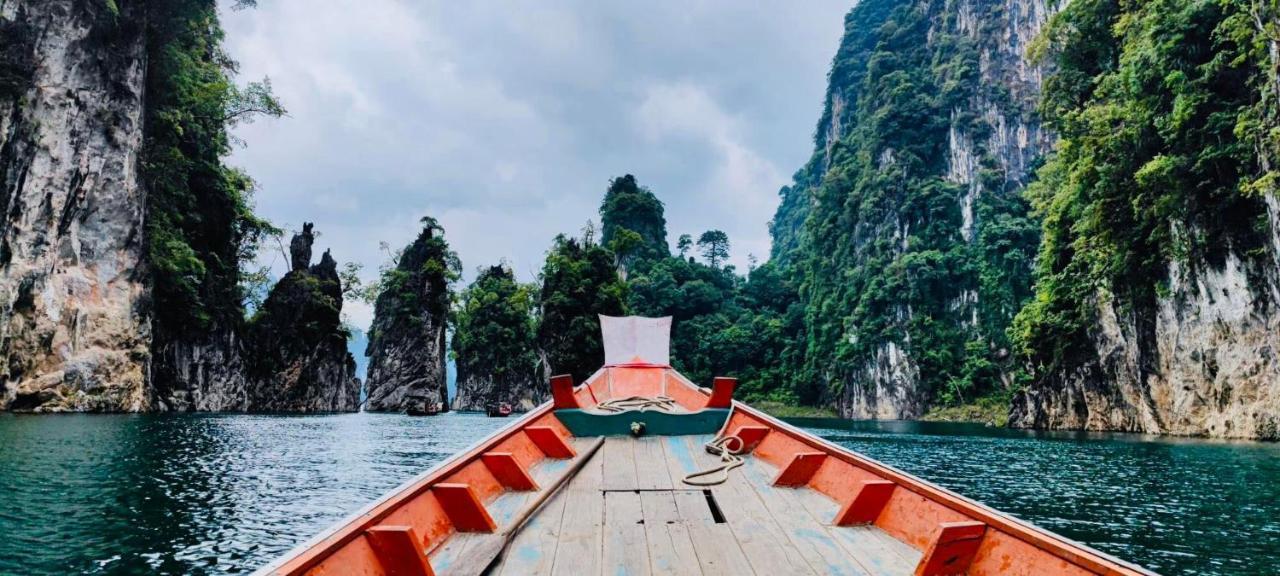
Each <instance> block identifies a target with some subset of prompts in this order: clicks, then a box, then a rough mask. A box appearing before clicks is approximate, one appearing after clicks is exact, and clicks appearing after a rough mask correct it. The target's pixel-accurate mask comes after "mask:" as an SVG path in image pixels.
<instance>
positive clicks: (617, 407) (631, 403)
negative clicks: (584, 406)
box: [596, 396, 676, 412]
mask: <svg viewBox="0 0 1280 576" xmlns="http://www.w3.org/2000/svg"><path fill="white" fill-rule="evenodd" d="M596 408H597V409H600V410H603V411H605V412H626V411H627V410H639V411H641V412H643V411H645V410H656V411H658V412H673V411H675V408H676V401H675V399H673V398H670V397H668V396H652V397H650V396H628V397H626V398H614V399H611V400H605V401H604V402H600V403H599V404H596Z"/></svg>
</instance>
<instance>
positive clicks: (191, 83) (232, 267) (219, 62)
mask: <svg viewBox="0 0 1280 576" xmlns="http://www.w3.org/2000/svg"><path fill="white" fill-rule="evenodd" d="M108 4H109V5H110V4H111V3H110V2H108ZM244 5H251V3H245V2H241V3H239V4H237V6H244ZM146 12H147V13H146V16H145V22H146V27H147V72H146V78H147V80H146V110H145V114H146V134H145V143H144V149H143V160H142V166H141V172H142V177H143V180H144V182H145V185H146V188H147V223H146V236H147V238H146V245H147V256H148V261H149V263H150V267H151V274H152V276H153V278H152V285H153V298H154V300H155V302H154V306H153V310H154V314H155V322H156V327H157V337H160V338H163V337H164V336H165V335H167V334H174V335H176V334H179V333H191V332H192V331H197V332H199V331H204V330H208V329H209V328H211V327H212V326H214V325H223V326H228V325H229V326H236V325H238V324H239V323H240V322H241V321H242V319H243V317H244V307H243V304H242V300H243V294H242V289H241V287H240V276H241V272H240V270H241V265H242V264H245V263H248V262H249V261H250V260H252V258H253V255H254V254H255V253H256V250H257V247H258V245H259V243H260V242H261V241H262V240H263V238H264V237H265V236H266V235H268V234H278V233H279V230H277V229H275V228H274V227H272V226H271V225H270V223H268V222H266V221H265V220H263V219H261V218H259V217H258V216H256V215H255V214H254V213H253V208H252V203H251V194H252V192H253V181H252V180H251V179H250V178H249V177H248V176H247V175H246V174H244V173H243V172H241V171H239V170H237V169H235V168H231V167H229V166H227V165H225V164H224V163H223V159H224V158H225V157H226V156H227V154H229V153H230V151H231V144H232V140H231V137H230V135H229V134H228V127H229V126H231V125H233V124H234V123H236V122H242V121H249V120H251V119H252V118H253V117H255V116H258V115H268V116H280V115H282V114H283V113H284V109H283V108H282V107H281V105H280V103H279V102H278V101H277V100H276V99H275V98H274V97H273V96H272V94H271V90H270V85H269V84H267V83H265V82H264V83H258V84H251V85H249V86H248V87H245V88H240V87H237V86H236V85H235V84H234V83H233V82H232V80H231V78H232V77H233V76H234V74H235V70H236V63H235V61H234V60H232V59H231V58H230V57H229V56H228V55H227V54H226V53H225V52H224V51H223V49H222V39H223V32H222V28H221V26H220V25H219V23H218V14H217V3H216V2H215V1H214V0H164V1H160V2H149V3H148V4H147V10H146ZM122 25H131V24H130V23H122Z"/></svg>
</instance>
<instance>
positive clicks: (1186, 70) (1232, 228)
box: [1013, 0, 1280, 376]
mask: <svg viewBox="0 0 1280 576" xmlns="http://www.w3.org/2000/svg"><path fill="white" fill-rule="evenodd" d="M1278 14H1280V10H1277V3H1276V2H1274V1H1273V0H1191V1H1172V0H1150V1H1146V2H1136V1H1129V0H1080V1H1076V2H1072V3H1070V4H1068V5H1066V6H1065V7H1064V9H1063V10H1062V11H1061V12H1060V13H1059V14H1058V15H1057V16H1055V17H1054V18H1053V19H1052V20H1051V21H1050V23H1049V25H1048V26H1047V27H1046V29H1045V31H1044V33H1043V35H1042V37H1041V38H1040V40H1039V43H1038V46H1036V48H1037V53H1038V55H1039V56H1040V57H1041V58H1042V59H1044V60H1045V61H1047V62H1048V63H1050V64H1052V66H1053V67H1054V69H1055V70H1056V72H1055V73H1054V74H1053V75H1052V76H1050V77H1049V78H1048V79H1047V80H1046V85H1045V94H1044V99H1043V102H1042V104H1041V110H1042V113H1043V115H1044V117H1045V118H1046V120H1047V121H1048V122H1050V123H1051V125H1052V126H1053V128H1054V129H1055V130H1056V131H1057V132H1058V133H1059V134H1060V135H1061V143H1060V145H1059V147H1058V149H1057V152H1056V154H1055V155H1054V156H1053V157H1052V158H1051V159H1050V160H1049V161H1048V163H1047V164H1046V165H1045V166H1044V167H1043V168H1042V169H1041V170H1040V172H1039V177H1040V178H1039V181H1038V182H1036V183H1035V184H1034V185H1032V186H1031V187H1030V188H1029V190H1028V196H1029V197H1030V198H1031V201H1032V202H1033V204H1034V206H1035V209H1036V212H1037V214H1038V215H1039V216H1040V217H1041V218H1042V219H1043V238H1044V240H1043V243H1042V244H1041V246H1040V253H1039V259H1038V263H1037V266H1036V270H1035V280H1036V292H1035V299H1034V301H1033V302H1032V303H1031V304H1030V305H1028V306H1027V307H1026V308H1025V309H1024V310H1022V312H1021V313H1020V314H1019V315H1018V318H1017V321H1016V322H1015V325H1014V329H1013V336H1014V338H1015V340H1016V341H1017V346H1018V350H1019V352H1021V354H1022V356H1023V357H1024V358H1025V359H1026V360H1027V361H1028V363H1029V364H1030V365H1031V366H1032V367H1033V370H1034V371H1035V372H1036V373H1037V374H1038V375H1041V376H1043V375H1045V374H1048V373H1051V372H1053V371H1055V370H1056V369H1058V368H1061V367H1064V366H1070V365H1071V364H1073V363H1074V362H1075V359H1076V358H1077V357H1078V356H1079V354H1081V353H1083V352H1087V350H1088V341H1087V338H1088V330H1089V327H1090V326H1092V325H1093V324H1094V322H1095V320H1096V317H1097V312H1096V310H1097V306H1098V303H1099V300H1100V299H1101V300H1106V301H1111V302H1113V303H1114V304H1116V305H1117V308H1118V309H1119V310H1121V311H1122V312H1121V313H1122V314H1133V315H1136V317H1137V318H1138V319H1139V322H1138V325H1139V326H1146V329H1152V330H1153V329H1154V328H1153V326H1154V323H1153V322H1151V321H1143V320H1142V319H1144V318H1146V319H1148V320H1149V319H1151V318H1153V317H1154V314H1155V307H1156V300H1157V298H1160V297H1166V296H1168V295H1169V291H1170V287H1169V282H1170V272H1169V271H1170V266H1171V265H1172V264H1177V265H1178V267H1179V268H1180V269H1181V270H1182V271H1183V274H1185V275H1186V276H1187V277H1188V278H1194V276H1195V275H1196V274H1198V273H1200V272H1202V271H1203V270H1207V269H1213V268H1220V267H1221V266H1222V265H1223V263H1224V261H1225V259H1226V258H1227V257H1228V255H1234V256H1235V257H1238V258H1240V259H1242V260H1243V261H1244V262H1245V266H1244V268H1245V269H1246V270H1247V271H1250V273H1252V274H1256V273H1258V271H1259V268H1258V267H1257V266H1250V265H1249V263H1250V262H1254V263H1256V262H1260V261H1264V260H1263V258H1264V257H1266V258H1270V257H1271V256H1272V255H1270V254H1268V251H1269V242H1268V226H1269V223H1268V220H1267V214H1266V208H1265V201H1264V198H1263V195H1264V194H1275V193H1276V181H1277V180H1276V178H1277V173H1276V172H1275V170H1276V169H1277V167H1278V166H1277V157H1278V155H1277V153H1276V152H1277V151H1278V150H1280V147H1278V146H1276V144H1277V142H1280V130H1278V129H1277V126H1278V125H1280V124H1278V123H1277V122H1276V119H1277V108H1276V99H1277V96H1280V84H1277V83H1276V77H1275V75H1274V74H1275V68H1274V67H1275V65H1276V63H1275V62H1274V60H1273V58H1274V55H1272V54H1269V53H1268V50H1270V49H1274V47H1275V45H1276V44H1275V43H1276V41H1277V38H1280V34H1277V28H1278V27H1280V24H1277V21H1276V20H1275V17H1276V16H1277V15H1278ZM1254 284H1255V285H1257V286H1261V285H1262V283H1261V282H1255V283H1254ZM1139 337H1140V338H1141V337H1143V335H1139Z"/></svg>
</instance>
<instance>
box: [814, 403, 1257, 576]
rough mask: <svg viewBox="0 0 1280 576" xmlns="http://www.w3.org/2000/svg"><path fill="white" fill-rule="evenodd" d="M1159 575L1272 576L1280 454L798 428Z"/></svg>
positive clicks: (1243, 445) (1124, 437)
mask: <svg viewBox="0 0 1280 576" xmlns="http://www.w3.org/2000/svg"><path fill="white" fill-rule="evenodd" d="M796 423H797V424H801V425H803V426H805V427H807V428H809V429H810V430H811V431H812V432H814V433H816V434H819V435H821V436H823V437H825V438H828V439H830V440H833V441H835V442H838V443H839V444H842V445H844V446H846V447H848V448H851V449H853V450H856V451H859V452H862V453H864V454H867V455H868V456H871V457H873V458H876V459H879V460H882V461H884V462H886V463H889V464H892V465H894V466H896V467H898V468H901V469H903V470H906V471H907V472H910V473H912V474H915V475H917V476H921V477H923V478H926V479H929V480H931V481H933V482H935V483H937V484H940V485H942V486H945V487H947V488H949V489H952V490H954V491H956V492H959V493H961V494H964V495H965V496H968V497H970V498H974V499H976V500H979V501H981V502H983V503H986V504H988V505H990V506H993V507H995V508H998V509H1000V510H1002V511H1004V512H1008V513H1010V514H1013V515H1015V516H1018V517H1020V518H1023V519H1026V520H1028V521H1030V522H1032V523H1035V524H1037V525H1040V526H1043V527H1045V528H1048V529H1050V530H1053V531H1055V532H1058V533H1059V534H1062V535H1064V536H1066V537H1068V538H1072V539H1075V540H1079V541H1081V542H1086V543H1088V544H1090V545H1091V546H1093V547H1095V548H1098V549H1100V550H1102V551H1104V552H1108V553H1111V554H1114V555H1116V556H1119V557H1121V558H1125V559H1128V560H1131V561H1136V562H1138V563H1140V564H1143V565H1144V566H1147V567H1149V568H1151V569H1154V570H1157V571H1159V572H1162V573H1167V574H1276V573H1277V572H1276V570H1277V566H1280V446H1278V445H1275V444H1259V443H1251V442H1226V441H1205V440H1195V439H1185V438H1182V439H1175V438H1154V437H1150V436H1140V435H1132V434H1105V433H1076V432H1052V433H1044V432H1027V431H1017V430H1003V429H992V428H985V427H982V426H977V425H968V424H948V423H929V422H847V421H839V420H801V421H797V422H796Z"/></svg>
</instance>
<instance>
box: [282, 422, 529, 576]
mask: <svg viewBox="0 0 1280 576" xmlns="http://www.w3.org/2000/svg"><path fill="white" fill-rule="evenodd" d="M550 412H551V403H550V402H544V403H543V404H542V405H541V406H538V407H537V408H534V409H533V410H532V411H530V412H528V413H527V414H525V415H524V416H523V417H521V418H519V419H517V420H515V421H513V422H511V424H509V425H507V427H506V428H502V429H500V430H497V431H495V432H494V433H493V434H490V435H489V436H486V437H484V438H482V439H480V440H478V441H476V443H475V444H472V445H471V447H470V448H468V449H467V450H466V451H464V452H460V453H458V454H456V455H454V456H453V457H452V458H448V459H446V460H445V461H443V462H441V463H439V464H437V465H436V466H435V467H434V468H431V469H430V470H427V471H426V472H423V473H422V474H419V475H418V476H417V477H415V478H413V479H410V480H409V481H408V482H405V483H404V484H401V485H400V486H399V487H397V488H396V489H394V490H392V491H391V492H389V493H388V494H387V495H386V496H384V497H382V498H380V499H378V500H377V501H375V502H373V503H371V504H369V505H368V506H366V507H364V508H362V509H360V510H358V511H356V512H354V513H353V514H351V515H350V516H348V517H347V519H346V520H344V521H342V522H339V523H338V524H335V525H334V526H333V527H332V528H330V529H329V530H326V531H325V532H322V533H321V534H319V535H317V536H316V537H315V538H312V539H311V540H309V541H307V542H304V543H302V544H300V545H298V546H297V547H296V548H294V549H293V550H292V551H290V552H289V553H287V554H285V556H284V557H283V558H281V559H280V560H278V561H277V563H274V564H270V565H268V566H265V567H263V568H261V569H260V570H258V572H257V573H260V574H289V575H295V574H303V573H305V572H306V571H307V570H309V569H311V568H312V567H314V566H316V565H317V564H319V563H320V562H321V561H323V560H324V559H325V558H327V557H329V555H330V554H333V553H334V552H335V551H338V550H340V549H342V547H343V546H346V545H347V544H348V543H350V542H351V541H352V540H355V539H356V538H357V537H359V536H360V535H362V534H364V533H365V532H366V531H367V530H368V529H369V528H370V527H373V526H376V525H377V524H378V523H379V522H381V521H382V519H383V518H385V517H387V516H388V515H390V514H392V513H393V512H395V511H396V510H399V509H400V507H401V506H403V505H404V504H405V503H406V502H410V501H412V500H413V499H414V498H416V497H417V496H419V495H421V494H422V493H424V492H426V491H428V490H430V489H431V486H432V484H434V483H435V482H438V481H440V480H441V479H442V478H445V477H447V476H449V475H450V474H453V473H455V472H457V471H458V470H460V469H462V468H464V467H465V466H466V465H467V464H470V463H471V462H473V461H475V460H476V459H477V458H479V457H480V455H481V454H482V453H483V452H484V451H485V449H486V448H488V447H490V446H494V445H497V444H500V443H501V442H503V441H504V440H506V439H508V438H510V437H511V436H514V435H516V434H519V433H521V432H523V431H524V428H525V427H526V426H528V425H529V424H530V423H532V422H537V421H538V420H539V419H541V418H542V417H544V416H546V415H547V414H549V413H550Z"/></svg>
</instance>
